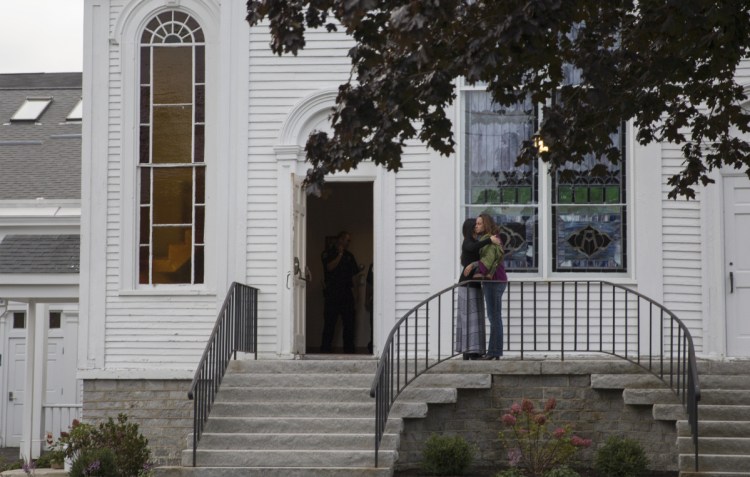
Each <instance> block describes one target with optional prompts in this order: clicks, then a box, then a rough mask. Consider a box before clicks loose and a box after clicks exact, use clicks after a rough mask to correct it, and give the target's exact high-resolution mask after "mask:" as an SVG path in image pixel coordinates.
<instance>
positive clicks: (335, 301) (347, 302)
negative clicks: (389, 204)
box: [320, 247, 359, 353]
mask: <svg viewBox="0 0 750 477" xmlns="http://www.w3.org/2000/svg"><path fill="white" fill-rule="evenodd" d="M338 253H339V252H338V249H337V248H335V247H332V248H329V249H327V250H325V251H324V252H323V253H322V254H321V257H320V258H321V260H322V262H323V271H324V274H325V289H324V290H323V297H324V305H323V307H324V308H323V320H324V321H323V339H322V343H321V345H320V350H321V351H322V352H324V353H329V352H331V345H332V342H333V335H334V332H335V331H336V322H337V321H338V319H339V317H341V321H342V323H343V328H344V329H343V339H344V352H345V353H354V293H353V292H352V285H353V283H352V280H353V278H354V276H355V275H356V274H357V273H358V272H359V265H357V260H355V258H354V255H352V254H351V252H349V251H348V250H344V251H343V254H342V256H341V260H340V261H339V263H338V265H337V266H336V267H335V268H334V269H333V270H330V271H329V270H328V264H329V263H331V262H332V261H334V260H336V258H337V257H338Z"/></svg>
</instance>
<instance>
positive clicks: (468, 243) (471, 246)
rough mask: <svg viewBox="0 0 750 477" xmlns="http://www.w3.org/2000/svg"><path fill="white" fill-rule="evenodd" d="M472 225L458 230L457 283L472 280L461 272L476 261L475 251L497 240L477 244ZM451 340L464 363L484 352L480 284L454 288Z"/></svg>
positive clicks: (482, 301)
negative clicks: (460, 235) (453, 333)
mask: <svg viewBox="0 0 750 477" xmlns="http://www.w3.org/2000/svg"><path fill="white" fill-rule="evenodd" d="M475 223H476V219H466V220H465V221H464V225H463V228H462V232H463V236H464V239H463V242H462V243H461V274H460V275H459V277H458V281H459V283H461V282H465V281H468V280H471V279H472V278H471V275H472V274H468V276H467V275H466V274H465V273H464V270H465V269H466V267H467V266H468V265H470V264H472V263H474V262H477V261H479V250H480V249H481V248H482V247H484V246H485V245H487V244H489V243H490V242H494V241H495V240H498V239H497V238H496V237H492V238H487V239H485V240H482V241H478V240H477V237H476V234H475V232H474V225H475ZM498 242H499V240H498ZM455 340H456V341H455V343H454V348H455V351H456V352H457V353H462V354H463V358H464V359H477V358H479V357H480V356H482V355H483V354H484V352H485V348H486V339H485V325H484V296H483V295H482V287H481V284H480V283H478V282H472V283H467V284H466V285H464V286H460V287H458V313H457V316H456V336H455Z"/></svg>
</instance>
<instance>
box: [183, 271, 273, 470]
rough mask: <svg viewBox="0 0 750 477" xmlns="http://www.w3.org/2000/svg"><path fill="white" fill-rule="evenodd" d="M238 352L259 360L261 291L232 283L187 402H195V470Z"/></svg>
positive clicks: (191, 384)
mask: <svg viewBox="0 0 750 477" xmlns="http://www.w3.org/2000/svg"><path fill="white" fill-rule="evenodd" d="M237 351H240V352H243V353H255V359H258V289H257V288H253V287H249V286H247V285H243V284H241V283H237V282H233V283H232V285H231V286H230V287H229V291H227V296H226V298H225V299H224V304H223V305H222V306H221V310H219V315H218V317H217V319H216V325H214V329H213V331H212V332H211V336H210V337H209V338H208V344H207V345H206V349H205V351H203V356H202V357H201V360H200V361H199V362H198V369H196V371H195V377H193V382H192V383H190V390H189V391H188V399H192V400H193V467H195V459H196V450H197V448H198V441H199V440H200V438H201V435H202V434H203V427H204V426H205V425H206V421H207V420H208V414H209V412H211V406H213V403H214V399H215V397H216V393H217V392H218V391H219V385H220V384H221V380H222V378H224V373H225V372H226V370H227V366H228V365H229V361H230V360H231V359H237Z"/></svg>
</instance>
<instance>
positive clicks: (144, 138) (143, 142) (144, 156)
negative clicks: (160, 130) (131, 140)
mask: <svg viewBox="0 0 750 477" xmlns="http://www.w3.org/2000/svg"><path fill="white" fill-rule="evenodd" d="M150 131H151V128H150V126H141V134H140V138H139V140H138V141H139V144H138V149H139V156H140V159H139V161H140V163H141V164H148V163H149V154H148V153H149V151H150V150H151V147H150V146H151V141H150V137H149V132H150Z"/></svg>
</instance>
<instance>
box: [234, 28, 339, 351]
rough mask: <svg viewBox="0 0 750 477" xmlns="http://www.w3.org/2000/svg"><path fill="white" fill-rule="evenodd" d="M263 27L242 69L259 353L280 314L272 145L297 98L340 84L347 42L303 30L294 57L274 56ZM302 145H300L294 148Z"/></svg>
mask: <svg viewBox="0 0 750 477" xmlns="http://www.w3.org/2000/svg"><path fill="white" fill-rule="evenodd" d="M269 43H270V36H269V34H268V27H267V26H266V25H262V26H259V27H254V28H251V29H250V40H249V50H248V54H249V71H248V97H249V112H248V169H247V174H248V189H247V200H248V207H247V283H248V284H249V285H252V286H255V287H258V288H259V289H260V296H259V307H258V312H259V326H258V335H259V339H258V341H259V352H261V353H264V352H265V353H273V352H275V351H276V342H277V340H278V339H281V337H278V336H277V330H278V320H279V315H280V309H279V303H278V297H277V296H276V287H277V284H278V283H279V282H280V280H282V277H280V276H279V275H278V274H279V271H278V270H279V260H281V259H282V258H283V257H281V256H280V253H279V230H278V202H279V198H278V197H277V194H278V190H279V186H280V184H278V183H277V182H278V169H277V163H276V156H275V153H274V150H273V148H274V146H276V145H278V144H279V132H280V130H281V127H282V126H283V124H284V121H285V120H286V118H287V116H288V114H289V112H290V111H291V110H292V108H294V106H295V105H297V104H298V103H299V102H300V101H301V100H302V99H303V98H305V97H306V96H308V95H309V94H311V93H313V92H315V91H318V90H320V89H324V88H327V89H332V88H336V87H337V86H338V85H339V84H340V83H342V82H343V81H346V79H347V77H348V74H349V71H350V65H349V59H348V58H347V57H346V52H347V50H348V49H349V48H350V46H351V43H350V42H349V40H348V39H347V38H346V36H345V35H343V34H341V33H333V34H329V33H326V32H319V31H309V32H307V45H306V47H305V49H304V50H303V51H302V52H300V54H299V55H298V56H296V57H295V56H292V55H284V56H277V55H275V54H273V53H272V52H271V50H270V48H269V46H268V45H269ZM300 146H304V144H300Z"/></svg>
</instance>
